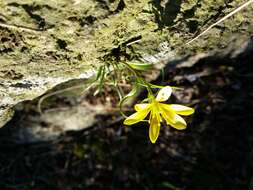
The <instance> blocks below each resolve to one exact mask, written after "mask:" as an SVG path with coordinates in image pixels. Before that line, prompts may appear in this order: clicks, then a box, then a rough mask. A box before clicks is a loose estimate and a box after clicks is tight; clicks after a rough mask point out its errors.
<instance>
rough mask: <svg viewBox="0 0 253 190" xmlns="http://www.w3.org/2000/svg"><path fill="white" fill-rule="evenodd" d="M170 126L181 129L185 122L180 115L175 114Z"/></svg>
mask: <svg viewBox="0 0 253 190" xmlns="http://www.w3.org/2000/svg"><path fill="white" fill-rule="evenodd" d="M171 126H172V127H174V128H176V129H177V130H183V129H186V126H187V124H186V122H185V120H184V119H183V118H182V117H181V116H179V115H177V114H175V116H174V123H172V124H171Z"/></svg>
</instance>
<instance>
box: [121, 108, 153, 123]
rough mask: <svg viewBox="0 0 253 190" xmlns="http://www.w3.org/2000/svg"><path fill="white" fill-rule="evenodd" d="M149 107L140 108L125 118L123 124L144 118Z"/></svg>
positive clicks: (136, 121)
mask: <svg viewBox="0 0 253 190" xmlns="http://www.w3.org/2000/svg"><path fill="white" fill-rule="evenodd" d="M149 111H150V109H149V107H147V108H146V109H142V110H140V111H137V112H136V113H134V114H132V115H130V116H129V117H128V118H126V119H125V121H124V125H133V124H135V123H138V122H140V121H142V120H143V119H145V117H147V115H148V113H149Z"/></svg>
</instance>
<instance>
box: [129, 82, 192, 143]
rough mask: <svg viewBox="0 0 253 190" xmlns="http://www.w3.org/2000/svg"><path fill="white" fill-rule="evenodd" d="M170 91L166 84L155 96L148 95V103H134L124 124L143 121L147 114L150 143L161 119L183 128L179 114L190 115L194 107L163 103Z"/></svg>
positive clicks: (183, 124) (155, 135) (182, 120)
mask: <svg viewBox="0 0 253 190" xmlns="http://www.w3.org/2000/svg"><path fill="white" fill-rule="evenodd" d="M171 93H172V88H171V87H170V86H166V87H163V88H162V89H161V90H160V91H159V92H158V94H157V96H156V97H154V96H153V95H149V103H142V104H136V105H135V106H134V108H135V110H136V113H134V114H132V115H130V116H129V117H127V118H126V119H125V121H124V124H125V125H133V124H135V123H138V122H140V121H143V120H144V119H145V118H146V117H147V116H148V114H149V124H150V127H149V138H150V141H151V142H152V143H155V142H156V140H157V138H158V136H159V132H160V126H161V122H162V120H165V121H166V123H167V125H170V126H171V127H174V128H176V129H178V130H183V129H185V128H186V126H187V124H186V122H185V120H184V119H183V118H182V117H181V116H180V115H183V116H187V115H191V114H193V113H194V109H193V108H190V107H186V106H182V105H179V104H165V103H163V102H165V101H167V100H168V99H169V97H170V96H171Z"/></svg>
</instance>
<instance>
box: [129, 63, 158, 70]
mask: <svg viewBox="0 0 253 190" xmlns="http://www.w3.org/2000/svg"><path fill="white" fill-rule="evenodd" d="M128 65H130V66H131V67H132V68H133V69H135V70H139V71H147V70H150V69H152V68H153V64H151V63H137V62H128Z"/></svg>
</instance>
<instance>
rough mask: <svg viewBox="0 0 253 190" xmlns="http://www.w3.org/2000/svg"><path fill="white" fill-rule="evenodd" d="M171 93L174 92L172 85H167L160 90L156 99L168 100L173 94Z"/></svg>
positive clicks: (159, 100)
mask: <svg viewBox="0 0 253 190" xmlns="http://www.w3.org/2000/svg"><path fill="white" fill-rule="evenodd" d="M171 93H172V88H171V87H170V86H165V87H164V88H162V89H161V90H160V91H159V92H158V94H157V96H156V101H158V102H164V101H166V100H168V99H169V97H170V96H171Z"/></svg>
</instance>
